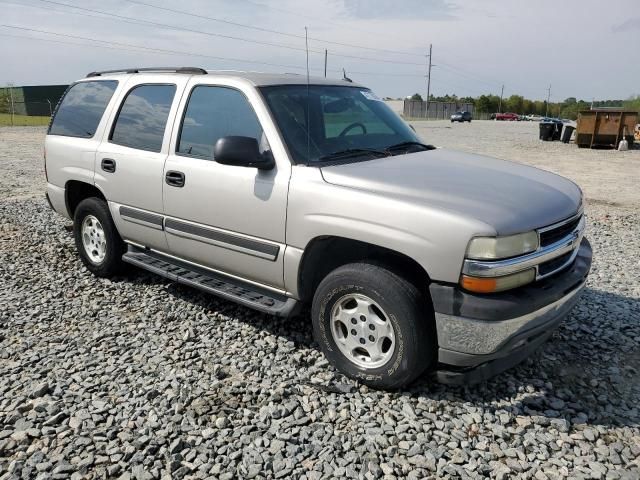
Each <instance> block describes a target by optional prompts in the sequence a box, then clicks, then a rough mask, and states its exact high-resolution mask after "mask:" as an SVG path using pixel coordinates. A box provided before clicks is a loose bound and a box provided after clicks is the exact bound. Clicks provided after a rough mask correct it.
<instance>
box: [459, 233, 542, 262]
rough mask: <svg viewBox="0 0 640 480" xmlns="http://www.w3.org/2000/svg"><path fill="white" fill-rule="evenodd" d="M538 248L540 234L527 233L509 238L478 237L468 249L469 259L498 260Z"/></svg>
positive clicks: (471, 242)
mask: <svg viewBox="0 0 640 480" xmlns="http://www.w3.org/2000/svg"><path fill="white" fill-rule="evenodd" d="M537 248H538V233H537V232H526V233H519V234H518V235H510V236H508V237H476V238H472V239H471V241H470V242H469V246H468V247H467V258H469V259H473V260H497V259H500V258H509V257H516V256H518V255H523V254H525V253H530V252H533V251H535V250H536V249H537Z"/></svg>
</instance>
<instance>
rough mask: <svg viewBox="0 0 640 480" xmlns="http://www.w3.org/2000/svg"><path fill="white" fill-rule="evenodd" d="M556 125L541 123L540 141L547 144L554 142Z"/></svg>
mask: <svg viewBox="0 0 640 480" xmlns="http://www.w3.org/2000/svg"><path fill="white" fill-rule="evenodd" d="M555 128H556V124H555V123H553V122H540V140H544V141H545V142H548V141H551V140H553V132H554V131H555Z"/></svg>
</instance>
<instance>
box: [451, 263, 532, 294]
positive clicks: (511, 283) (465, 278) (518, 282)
mask: <svg viewBox="0 0 640 480" xmlns="http://www.w3.org/2000/svg"><path fill="white" fill-rule="evenodd" d="M535 278H536V270H535V268H531V269H529V270H524V271H522V272H518V273H514V274H511V275H505V276H504V277H470V276H469V275H462V276H461V277H460V286H461V287H462V288H464V289H465V290H468V291H469V292H475V293H495V292H502V291H504V290H510V289H512V288H517V287H520V286H522V285H526V284H527V283H531V282H533V281H534V280H535Z"/></svg>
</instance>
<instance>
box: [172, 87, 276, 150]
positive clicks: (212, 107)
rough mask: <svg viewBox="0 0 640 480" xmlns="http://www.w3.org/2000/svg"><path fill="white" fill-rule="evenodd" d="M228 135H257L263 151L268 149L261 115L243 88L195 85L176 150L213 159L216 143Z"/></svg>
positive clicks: (255, 136)
mask: <svg viewBox="0 0 640 480" xmlns="http://www.w3.org/2000/svg"><path fill="white" fill-rule="evenodd" d="M228 135H239V136H243V137H252V138H255V139H256V140H257V141H258V144H259V145H260V150H261V151H264V150H267V149H268V145H267V143H266V142H267V141H266V138H265V137H264V136H263V134H262V127H261V126H260V122H259V121H258V117H256V114H255V112H254V111H253V108H252V107H251V105H250V104H249V101H248V100H247V98H246V97H245V96H244V95H243V94H242V93H241V92H239V91H238V90H234V89H233V88H227V87H215V86H205V85H201V86H198V87H195V88H194V89H193V90H192V92H191V96H190V97H189V104H188V105H187V109H186V111H185V114H184V119H183V121H182V130H181V131H180V141H179V143H178V149H177V153H178V154H179V155H184V156H192V157H199V158H206V159H213V146H214V145H215V144H216V142H217V141H218V139H219V138H221V137H226V136H228Z"/></svg>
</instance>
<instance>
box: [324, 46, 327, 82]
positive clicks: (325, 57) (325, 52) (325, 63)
mask: <svg viewBox="0 0 640 480" xmlns="http://www.w3.org/2000/svg"><path fill="white" fill-rule="evenodd" d="M324 78H327V49H326V48H325V49H324Z"/></svg>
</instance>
